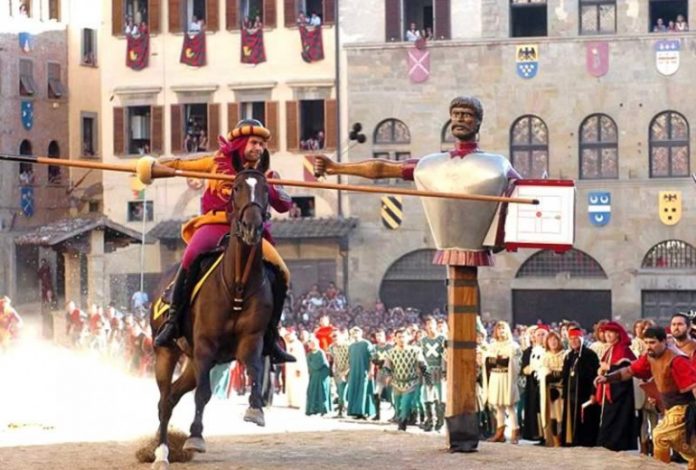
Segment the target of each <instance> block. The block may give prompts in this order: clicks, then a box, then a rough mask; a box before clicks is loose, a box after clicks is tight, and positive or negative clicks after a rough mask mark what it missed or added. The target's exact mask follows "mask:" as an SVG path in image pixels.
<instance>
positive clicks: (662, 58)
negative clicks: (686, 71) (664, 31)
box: [655, 39, 681, 75]
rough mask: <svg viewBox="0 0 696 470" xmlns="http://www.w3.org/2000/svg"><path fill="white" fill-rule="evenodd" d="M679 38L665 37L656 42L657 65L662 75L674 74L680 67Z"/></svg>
mask: <svg viewBox="0 0 696 470" xmlns="http://www.w3.org/2000/svg"><path fill="white" fill-rule="evenodd" d="M680 49H681V43H680V42H679V40H678V39H676V40H675V39H663V40H661V41H657V42H656V43H655V66H656V67H657V71H658V72H660V73H661V74H662V75H673V74H674V73H675V72H676V71H677V70H678V69H679V50H680Z"/></svg>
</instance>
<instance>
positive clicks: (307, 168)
mask: <svg viewBox="0 0 696 470" xmlns="http://www.w3.org/2000/svg"><path fill="white" fill-rule="evenodd" d="M302 167H303V169H302V173H303V175H304V180H305V181H316V180H317V178H316V176H314V156H313V155H305V157H304V159H302Z"/></svg>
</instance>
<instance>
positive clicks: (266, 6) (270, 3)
mask: <svg viewBox="0 0 696 470" xmlns="http://www.w3.org/2000/svg"><path fill="white" fill-rule="evenodd" d="M277 16H278V15H277V12H276V0H263V26H264V28H275V27H276V25H277V23H278V20H277Z"/></svg>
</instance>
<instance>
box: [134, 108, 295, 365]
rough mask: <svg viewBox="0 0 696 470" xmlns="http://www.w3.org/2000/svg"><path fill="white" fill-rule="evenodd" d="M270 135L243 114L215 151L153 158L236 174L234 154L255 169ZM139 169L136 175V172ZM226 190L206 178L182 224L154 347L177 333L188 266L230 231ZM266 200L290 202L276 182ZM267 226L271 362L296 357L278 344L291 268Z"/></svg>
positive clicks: (278, 205) (276, 204) (267, 349)
mask: <svg viewBox="0 0 696 470" xmlns="http://www.w3.org/2000/svg"><path fill="white" fill-rule="evenodd" d="M270 137H271V132H270V131H269V130H268V129H266V128H265V127H264V126H263V124H262V123H261V122H260V121H257V120H255V119H245V120H242V121H240V122H239V123H238V124H237V125H236V126H235V128H234V129H232V131H230V132H229V133H228V135H227V138H224V137H222V136H220V137H219V138H218V142H219V144H220V148H219V150H218V151H217V152H216V153H215V155H212V156H205V157H202V158H199V159H195V160H182V159H175V160H168V161H160V162H158V163H160V164H163V165H165V166H168V167H170V168H174V169H177V170H184V171H199V172H208V173H212V174H225V175H235V174H236V173H237V172H236V171H235V169H234V168H233V166H232V158H233V155H235V154H236V155H238V156H239V157H241V160H242V162H243V164H244V168H248V169H251V168H256V167H257V164H258V162H259V160H260V159H261V157H262V156H263V155H264V154H267V153H268V149H267V148H266V144H267V142H268V140H269V139H270ZM139 163H140V162H139ZM143 165H150V166H151V165H152V163H151V160H150V163H145V160H143ZM139 166H140V165H139ZM138 173H139V176H140V174H141V171H139V172H138ZM145 173H147V171H146V172H145ZM266 176H267V177H269V178H279V175H278V173H277V172H275V171H273V170H269V171H268V172H267V173H266ZM231 190H232V183H231V182H229V181H217V180H208V183H207V186H206V189H205V191H204V193H203V196H202V197H201V210H202V212H203V214H202V215H200V216H197V217H195V218H193V219H192V220H190V221H188V222H187V223H186V224H184V225H183V227H182V230H181V232H182V238H183V239H184V241H185V242H186V244H187V246H186V250H185V251H184V254H183V257H182V259H181V265H180V267H179V270H178V272H177V274H176V277H175V279H174V281H173V288H172V289H171V293H170V299H168V300H169V304H170V305H169V316H168V318H167V320H166V322H165V323H164V324H163V325H162V327H161V328H160V330H159V331H158V333H157V336H156V337H155V341H154V345H155V347H163V346H168V345H171V344H172V343H173V341H174V340H175V339H176V338H178V337H179V336H181V322H182V317H183V315H182V312H183V311H185V310H186V307H187V305H188V303H189V300H190V293H191V290H192V286H193V284H195V282H196V279H192V278H191V277H192V276H190V273H189V271H190V269H191V267H192V265H193V264H194V261H195V260H196V259H197V258H198V256H199V255H201V254H203V253H205V252H207V251H209V250H212V249H214V248H215V247H216V246H217V245H218V243H219V242H220V240H221V239H222V238H223V237H224V236H225V235H227V234H228V233H229V231H230V223H229V218H228V217H229V214H228V213H227V207H228V203H229V200H230V195H231ZM269 202H270V205H271V206H272V207H273V208H274V209H275V210H276V211H277V212H280V213H283V212H287V211H288V210H290V207H291V206H292V199H291V198H290V196H289V195H288V194H287V193H286V192H285V190H284V189H283V187H282V186H279V185H269ZM269 229H270V222H268V221H267V222H266V223H265V224H264V231H263V241H262V254H263V259H264V260H265V261H267V262H269V263H271V264H272V265H273V266H275V267H276V268H277V272H278V273H279V275H278V276H276V277H275V280H274V282H273V283H272V292H273V316H272V318H271V321H270V323H269V325H268V329H267V331H266V333H265V335H264V355H268V356H269V357H270V358H271V361H272V362H273V363H276V364H277V363H283V362H295V358H294V357H293V356H291V355H290V354H287V353H286V352H285V351H284V350H283V349H282V348H281V347H280V345H279V344H278V342H279V340H280V336H279V334H278V324H279V322H280V317H281V313H282V311H283V304H284V302H285V294H286V293H287V290H288V286H289V280H290V273H289V271H288V268H287V266H286V265H285V263H284V261H283V259H282V258H281V257H280V255H279V254H278V251H277V250H276V249H275V248H274V246H273V239H272V238H271V234H270V231H269ZM194 277H195V276H194Z"/></svg>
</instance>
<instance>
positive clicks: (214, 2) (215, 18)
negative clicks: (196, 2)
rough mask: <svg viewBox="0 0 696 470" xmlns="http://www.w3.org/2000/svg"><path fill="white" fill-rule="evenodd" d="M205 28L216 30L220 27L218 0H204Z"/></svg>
mask: <svg viewBox="0 0 696 470" xmlns="http://www.w3.org/2000/svg"><path fill="white" fill-rule="evenodd" d="M205 16H206V18H205V29H207V30H208V31H217V30H219V29H220V7H219V3H218V0H205Z"/></svg>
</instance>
